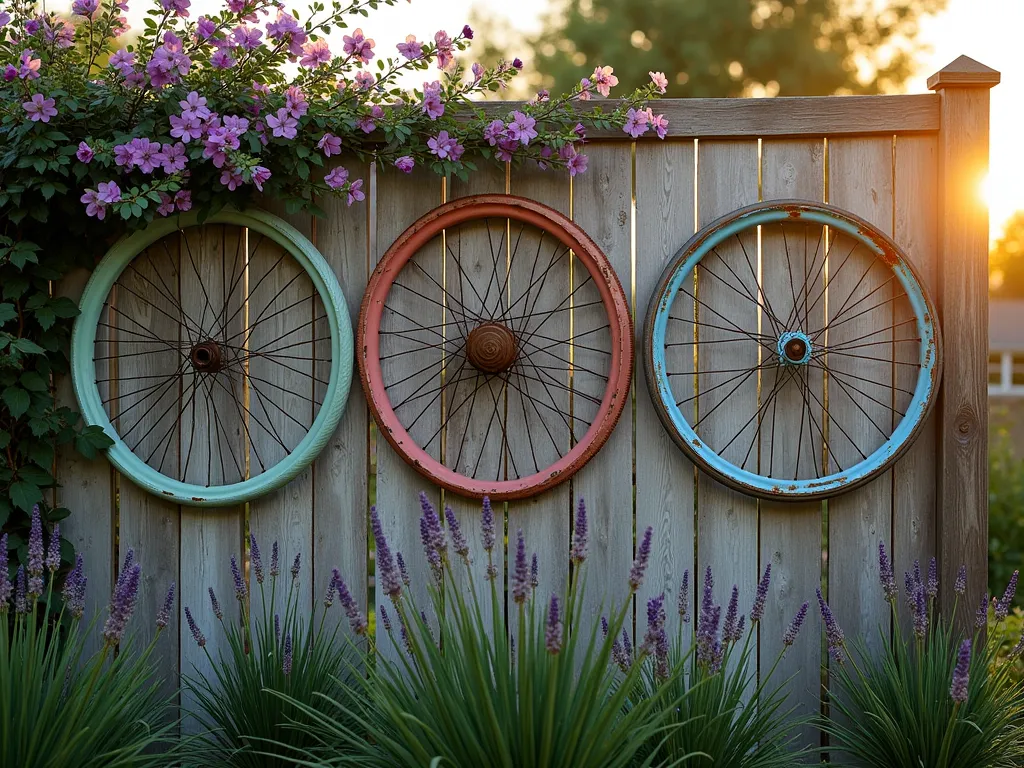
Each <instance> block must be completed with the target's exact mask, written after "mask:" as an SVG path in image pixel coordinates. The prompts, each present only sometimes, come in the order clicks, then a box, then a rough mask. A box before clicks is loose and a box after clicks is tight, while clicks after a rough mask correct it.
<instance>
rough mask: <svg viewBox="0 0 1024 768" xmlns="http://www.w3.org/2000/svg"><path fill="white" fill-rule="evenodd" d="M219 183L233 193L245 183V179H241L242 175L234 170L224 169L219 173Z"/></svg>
mask: <svg viewBox="0 0 1024 768" xmlns="http://www.w3.org/2000/svg"><path fill="white" fill-rule="evenodd" d="M220 183H221V184H223V185H224V186H225V187H227V188H228V189H229V190H231V191H232V192H234V191H235V190H236V189H238V188H239V187H240V186H242V184H244V183H245V179H243V178H242V174H240V173H239V172H238V171H236V170H235V169H234V168H225V169H224V170H223V171H221V173H220Z"/></svg>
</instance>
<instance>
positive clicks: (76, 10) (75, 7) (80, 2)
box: [0, 0, 100, 26]
mask: <svg viewBox="0 0 1024 768" xmlns="http://www.w3.org/2000/svg"><path fill="white" fill-rule="evenodd" d="M99 7H100V3H99V0H75V2H73V3H72V4H71V12H72V13H73V14H75V15H76V16H85V17H86V18H87V19H91V18H92V15H93V14H94V13H96V9H97V8H99ZM0 26H2V25H0Z"/></svg>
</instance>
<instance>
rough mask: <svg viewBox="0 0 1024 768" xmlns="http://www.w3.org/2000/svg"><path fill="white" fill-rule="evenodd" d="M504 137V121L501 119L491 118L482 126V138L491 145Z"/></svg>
mask: <svg viewBox="0 0 1024 768" xmlns="http://www.w3.org/2000/svg"><path fill="white" fill-rule="evenodd" d="M504 138H506V136H505V123H503V122H502V121H501V120H492V121H491V122H490V123H488V124H487V127H485V128H484V139H485V140H486V141H487V143H488V144H490V145H491V146H492V147H493V146H494V145H495V144H497V143H498V142H499V141H501V140H502V139H504Z"/></svg>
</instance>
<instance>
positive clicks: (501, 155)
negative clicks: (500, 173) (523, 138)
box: [494, 136, 519, 163]
mask: <svg viewBox="0 0 1024 768" xmlns="http://www.w3.org/2000/svg"><path fill="white" fill-rule="evenodd" d="M517 149H519V142H518V141H516V140H515V139H510V138H509V137H508V136H505V137H503V138H502V139H501V141H499V142H498V148H497V149H496V150H495V151H494V156H495V157H496V158H498V160H500V161H501V162H503V163H507V162H509V161H510V160H511V159H512V156H513V155H514V154H515V151H516V150H517Z"/></svg>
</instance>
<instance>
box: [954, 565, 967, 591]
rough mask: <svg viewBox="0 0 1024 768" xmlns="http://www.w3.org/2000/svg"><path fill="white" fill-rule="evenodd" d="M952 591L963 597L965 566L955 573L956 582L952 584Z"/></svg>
mask: <svg viewBox="0 0 1024 768" xmlns="http://www.w3.org/2000/svg"><path fill="white" fill-rule="evenodd" d="M953 591H954V592H955V593H956V594H958V595H960V596H963V595H964V594H965V593H966V592H967V566H966V565H961V566H960V570H959V571H957V572H956V582H954V584H953Z"/></svg>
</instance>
